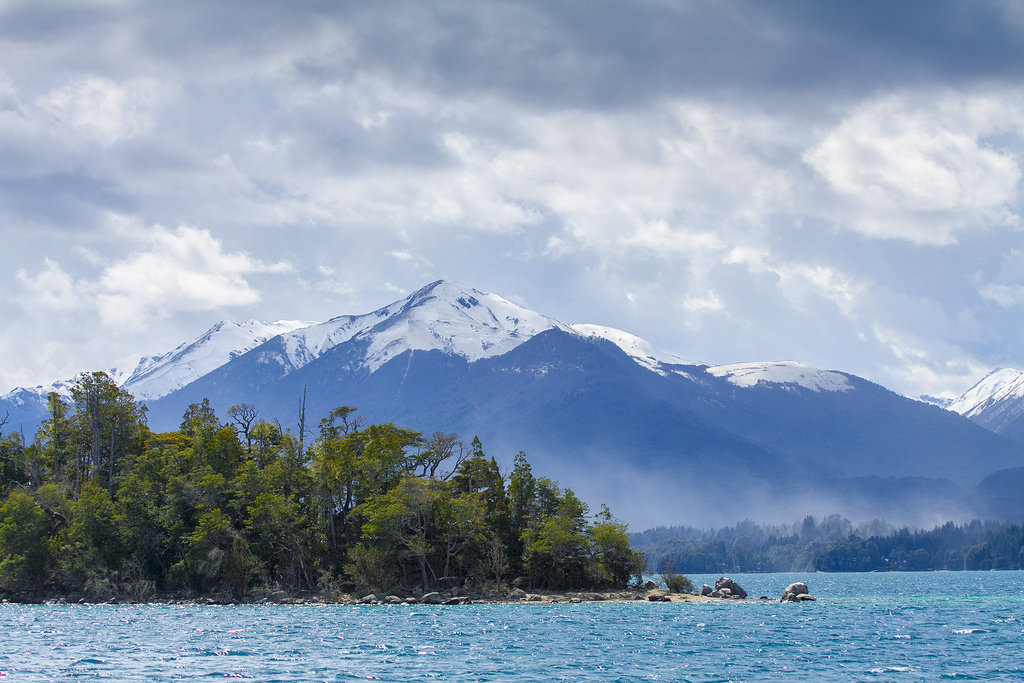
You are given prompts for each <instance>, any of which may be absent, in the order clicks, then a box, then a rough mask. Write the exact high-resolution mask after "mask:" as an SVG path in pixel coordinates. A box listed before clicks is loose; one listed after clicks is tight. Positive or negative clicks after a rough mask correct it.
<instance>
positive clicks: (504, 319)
mask: <svg viewBox="0 0 1024 683" xmlns="http://www.w3.org/2000/svg"><path fill="white" fill-rule="evenodd" d="M552 328H558V329H561V330H565V331H569V328H568V327H567V326H565V325H562V324H561V323H559V322H558V321H557V320H554V319H553V318H549V317H547V316H546V315H541V314H540V313H536V312H534V311H531V310H529V309H526V308H523V307H522V306H519V305H517V304H514V303H512V302H511V301H508V300H506V299H503V298H502V297H500V296H498V295H496V294H489V293H487V292H481V291H480V290H477V289H472V288H467V287H462V286H460V285H458V284H456V283H454V282H447V281H444V280H439V281H437V282H433V283H431V284H429V285H427V286H426V287H423V288H422V289H420V290H417V291H416V292H413V293H412V294H410V295H409V296H408V297H406V298H405V299H402V300H401V301H396V302H395V303H393V304H391V305H389V306H385V307H384V308H380V309H378V310H376V311H374V312H372V313H367V314H366V315H358V316H342V317H339V318H334V319H333V320H329V321H327V322H325V323H321V324H319V325H313V326H312V327H308V328H303V329H299V330H294V331H292V332H290V333H288V334H285V335H284V336H283V338H282V342H283V345H284V350H285V355H286V362H285V365H286V367H289V368H290V369H298V368H301V367H303V366H304V365H306V364H308V363H309V362H311V361H312V360H315V359H316V358H319V357H320V356H321V355H323V353H324V352H326V351H328V350H329V349H331V348H333V347H334V346H337V345H338V344H341V343H344V342H347V341H350V340H362V339H365V340H366V341H367V342H368V348H367V351H366V356H365V358H364V361H363V362H364V367H366V368H367V369H368V370H369V371H370V372H375V371H376V370H377V369H378V368H380V367H381V366H382V365H384V364H385V363H387V362H388V361H389V360H391V359H392V358H394V357H396V356H399V355H401V354H403V353H405V352H406V351H431V350H438V351H443V352H444V353H448V354H451V355H457V356H462V357H463V358H465V359H467V360H468V361H470V362H473V361H477V360H480V359H482V358H490V357H492V356H500V355H502V354H504V353H508V352H509V351H511V350H512V349H514V348H516V347H517V346H519V345H520V344H522V343H523V342H525V341H527V340H528V339H530V338H532V337H533V336H535V335H537V334H540V333H541V332H544V331H546V330H549V329H552Z"/></svg>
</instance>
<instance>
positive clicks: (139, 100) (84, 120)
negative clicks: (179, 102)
mask: <svg viewBox="0 0 1024 683" xmlns="http://www.w3.org/2000/svg"><path fill="white" fill-rule="evenodd" d="M163 96H164V88H163V87H162V86H161V85H160V84H159V83H157V82H156V81H153V80H150V79H136V80H132V81H128V82H124V83H115V82H114V81H111V80H109V79H106V78H99V77H91V78H87V79H85V80H82V81H79V82H77V83H73V84H70V85H66V86H64V87H61V88H57V89H55V90H52V91H51V92H49V93H47V94H46V95H45V96H43V97H41V98H40V99H39V102H38V106H39V107H40V109H42V110H43V111H45V112H47V113H48V114H50V115H51V116H52V117H54V118H55V119H56V120H57V121H58V122H59V123H60V124H62V125H66V126H69V127H70V128H72V129H74V130H76V131H79V132H81V133H82V134H83V135H85V136H86V137H88V138H89V139H91V140H93V141H94V142H97V143H99V144H100V145H103V146H109V145H112V144H114V143H115V142H118V141H120V140H125V139H128V138H133V137H136V136H138V135H141V134H143V133H145V132H147V131H148V130H149V128H150V126H151V125H152V115H153V112H154V110H155V108H156V107H157V105H158V104H159V103H160V101H161V99H162V97H163Z"/></svg>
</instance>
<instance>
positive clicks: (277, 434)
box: [0, 373, 645, 599]
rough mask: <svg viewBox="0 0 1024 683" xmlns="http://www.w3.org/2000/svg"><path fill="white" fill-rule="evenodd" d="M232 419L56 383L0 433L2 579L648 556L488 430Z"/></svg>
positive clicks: (624, 571)
mask: <svg viewBox="0 0 1024 683" xmlns="http://www.w3.org/2000/svg"><path fill="white" fill-rule="evenodd" d="M228 418H229V419H230V421H229V422H227V423H225V422H222V421H221V420H220V419H219V418H218V417H217V416H216V415H215V414H214V411H213V410H212V409H211V407H210V405H209V403H208V402H206V401H204V402H203V403H200V404H193V405H191V406H189V408H188V410H187V411H186V412H185V415H184V416H183V418H182V422H181V428H180V429H179V430H178V431H175V432H170V433H151V432H150V431H149V430H148V429H147V427H146V422H145V410H144V408H143V407H142V406H140V405H139V404H138V403H137V402H136V401H135V399H134V398H133V397H132V396H131V395H129V394H127V393H126V392H124V391H122V390H120V389H119V388H118V387H117V386H116V385H115V384H114V383H113V382H112V381H111V380H110V378H109V377H107V376H106V375H105V374H103V373H92V374H84V375H82V376H80V377H79V379H78V381H77V384H76V386H75V387H74V389H73V391H72V401H71V402H70V403H68V402H65V401H64V400H63V399H62V398H61V397H60V396H58V395H57V394H51V395H50V397H49V419H47V420H46V421H45V422H44V423H43V425H42V426H41V428H40V429H39V432H38V434H37V435H36V438H35V439H34V441H33V442H32V443H31V445H28V446H26V445H25V443H24V439H23V438H22V436H21V435H20V434H17V433H14V434H8V435H7V436H5V437H3V436H2V435H0V476H2V479H0V492H2V493H3V494H4V498H0V500H2V501H3V502H2V504H0V589H2V590H6V591H41V590H52V591H59V592H81V593H83V594H84V595H87V596H92V597H104V596H116V595H119V594H127V595H128V596H130V597H132V598H135V599H142V598H145V597H148V596H150V595H152V594H154V593H155V592H165V591H181V592H188V593H192V594H202V593H223V594H231V595H234V596H244V595H247V594H251V593H253V592H259V591H269V590H278V589H285V590H332V591H333V590H340V589H348V590H388V589H391V588H395V587H405V588H407V589H413V588H418V589H422V590H427V589H430V588H447V587H452V586H464V585H472V586H478V587H484V586H488V585H489V586H495V587H500V586H509V585H512V584H518V585H524V586H527V587H533V588H553V589H559V588H616V587H624V586H625V585H627V584H628V583H629V581H630V580H631V578H632V577H634V576H636V577H639V572H641V571H642V570H643V569H644V566H645V562H644V558H643V556H642V555H641V554H639V553H637V552H636V551H634V550H633V549H632V548H631V547H630V545H629V540H628V535H627V532H626V527H625V525H624V524H622V523H621V522H619V521H617V520H616V519H615V518H613V517H612V515H611V513H610V512H609V511H608V509H607V508H605V507H603V506H602V509H601V511H600V513H598V514H597V515H595V516H591V515H590V514H589V512H588V508H587V505H586V504H585V503H583V502H582V501H581V500H579V498H577V497H576V495H575V494H574V493H573V492H572V491H571V490H569V489H562V488H560V487H559V486H558V485H557V484H556V483H555V482H553V481H551V480H549V479H547V478H544V477H537V476H535V475H534V474H533V471H532V469H531V467H530V464H529V463H528V462H527V460H526V457H525V455H523V454H522V453H519V454H518V455H517V456H516V458H515V463H514V466H513V468H512V470H511V472H510V473H508V475H507V476H506V475H505V474H503V473H502V472H501V470H500V469H499V467H498V464H497V462H496V461H495V459H494V458H493V457H487V456H486V455H485V454H484V451H483V447H482V445H481V444H480V442H479V440H477V439H474V440H473V442H472V445H471V446H470V447H468V448H467V447H466V446H465V445H464V443H463V442H462V441H461V440H459V438H458V437H457V436H456V435H454V434H443V433H435V434H434V435H432V436H430V437H424V436H423V435H422V434H420V433H419V432H415V431H411V430H408V429H403V428H401V427H398V426H395V425H394V424H391V423H384V424H373V425H368V426H366V425H364V424H363V423H362V421H361V420H360V419H359V418H358V417H357V415H356V410H355V409H354V408H352V407H348V406H345V407H340V408H337V409H335V410H333V411H331V413H330V414H329V415H327V416H326V417H324V418H323V419H322V420H321V421H320V423H319V429H318V430H317V431H316V432H315V433H314V434H308V433H307V430H306V429H305V423H306V422H305V415H304V414H300V420H299V424H300V427H299V430H298V432H299V433H298V435H295V434H292V433H291V432H290V431H289V430H285V429H282V427H281V426H280V424H276V423H270V422H266V421H262V420H259V419H258V411H257V410H256V409H255V408H254V407H252V406H249V405H242V406H236V407H233V408H232V409H231V410H229V411H228ZM0 427H2V424H0ZM308 436H313V437H315V438H314V440H313V441H312V443H310V444H307V443H306V439H307V437H308Z"/></svg>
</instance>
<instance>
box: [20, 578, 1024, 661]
mask: <svg viewBox="0 0 1024 683" xmlns="http://www.w3.org/2000/svg"><path fill="white" fill-rule="evenodd" d="M715 578H717V577H714V576H703V575H691V579H693V580H694V583H695V584H696V585H698V586H699V585H700V583H702V582H708V583H713V581H714V579H715ZM732 578H734V579H735V580H736V581H737V582H738V583H739V584H740V585H741V586H743V587H744V589H746V590H747V592H748V593H749V594H750V595H751V596H752V597H755V598H756V597H757V596H759V595H768V596H770V597H771V598H773V600H771V601H770V602H764V601H757V600H749V599H748V600H746V601H742V602H733V601H729V602H721V603H690V604H686V603H647V602H643V603H640V602H637V603H618V604H613V603H586V604H576V605H568V604H565V605H541V604H516V605H468V606H459V607H427V606H372V607H343V606H228V607H216V606H210V607H205V606H203V607H198V606H167V605H136V606H129V605H96V606H86V605H74V606H47V605H0V679H6V680H25V679H37V680H38V679H43V680H49V679H58V678H77V677H89V678H109V679H114V680H169V679H174V680H178V679H191V678H226V677H240V678H252V679H257V680H324V681H336V680H349V679H376V680H389V681H409V680H424V679H427V680H453V679H454V680H481V681H499V680H509V679H515V680H537V681H541V680H569V681H595V680H596V681H619V680H623V681H625V680H659V681H754V680H762V681H763V680H805V681H812V680H813V681H818V680H835V679H841V680H852V681H857V680H861V681H921V680H927V681H935V680H986V681H991V680H1014V681H1019V680H1024V572H937V573H907V574H748V575H742V574H739V575H732ZM793 581H805V582H807V584H808V585H809V586H810V589H811V592H812V593H813V594H814V595H816V596H817V597H818V601H817V602H813V603H801V604H780V603H778V602H777V599H778V595H779V593H780V592H781V590H782V588H783V587H785V586H786V585H787V584H789V583H791V582H793Z"/></svg>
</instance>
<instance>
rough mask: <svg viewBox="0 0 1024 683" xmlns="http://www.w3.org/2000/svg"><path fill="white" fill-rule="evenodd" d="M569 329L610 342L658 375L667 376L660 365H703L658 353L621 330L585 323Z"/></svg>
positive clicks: (574, 325)
mask: <svg viewBox="0 0 1024 683" xmlns="http://www.w3.org/2000/svg"><path fill="white" fill-rule="evenodd" d="M569 328H570V329H571V330H572V331H573V332H576V333H577V334H579V335H581V336H583V337H595V338H598V339H604V340H607V341H610V342H611V343H613V344H615V345H616V346H618V347H619V348H620V349H622V351H623V352H624V353H625V354H626V355H627V356H629V357H630V358H632V359H633V360H635V361H636V362H637V363H639V364H640V365H641V366H643V367H645V368H647V369H648V370H651V371H653V372H656V373H658V374H659V375H667V374H668V373H667V372H666V371H665V370H663V369H662V367H661V366H662V365H705V363H695V362H693V361H690V360H686V359H685V358H682V357H681V356H677V355H675V354H674V353H667V352H665V351H659V350H658V349H656V348H654V347H653V346H651V344H650V342H648V341H647V340H646V339H641V338H640V337H638V336H636V335H635V334H630V333H629V332H623V331H622V330H617V329H615V328H614V327H604V326H602V325H590V324H587V323H573V324H572V325H569Z"/></svg>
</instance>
